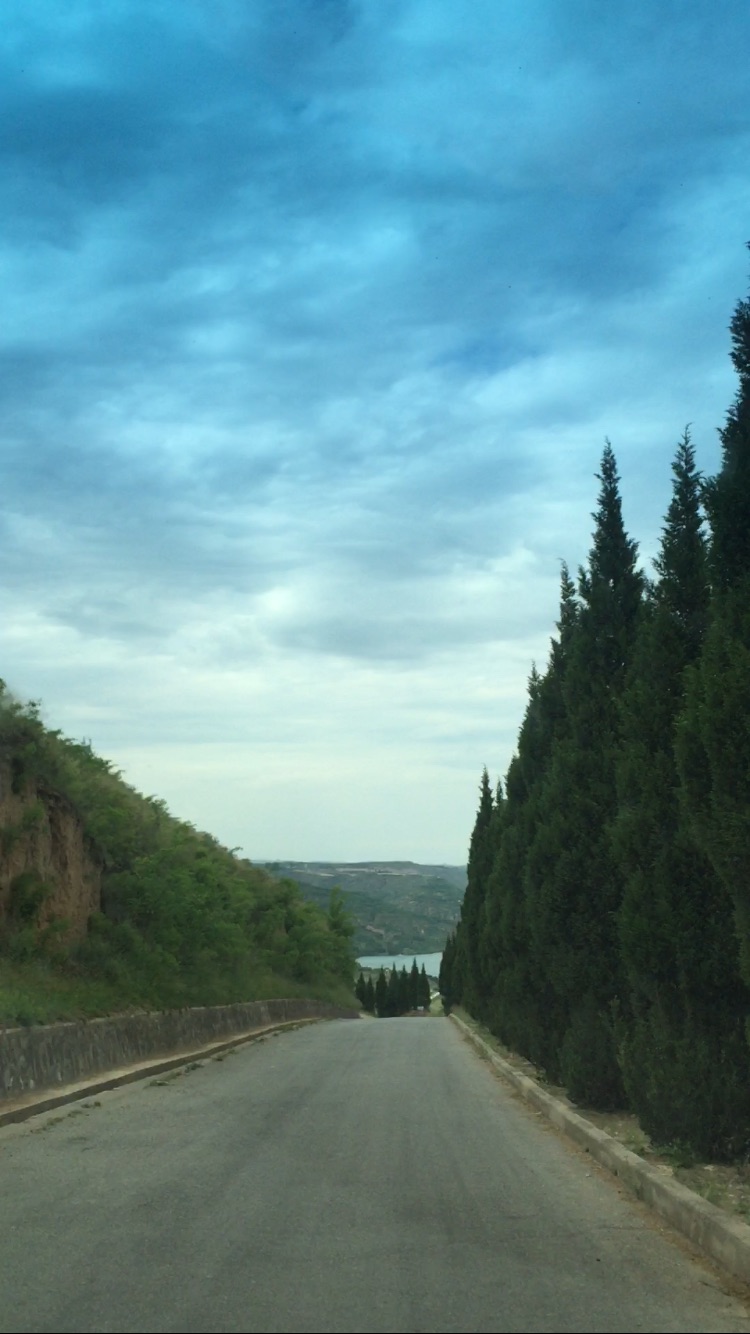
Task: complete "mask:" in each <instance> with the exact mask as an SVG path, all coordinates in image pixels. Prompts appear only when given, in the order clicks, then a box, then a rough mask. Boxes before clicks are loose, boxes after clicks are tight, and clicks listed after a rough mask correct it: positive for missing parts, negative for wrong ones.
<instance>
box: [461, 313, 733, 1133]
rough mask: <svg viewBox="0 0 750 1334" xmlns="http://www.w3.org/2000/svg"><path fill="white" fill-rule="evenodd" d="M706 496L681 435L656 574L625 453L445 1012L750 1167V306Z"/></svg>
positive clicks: (565, 589) (494, 836) (562, 628)
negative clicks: (747, 1157)
mask: <svg viewBox="0 0 750 1334" xmlns="http://www.w3.org/2000/svg"><path fill="white" fill-rule="evenodd" d="M730 329H731V336H732V353H731V356H732V361H733V363H734V367H735V370H736V372H737V375H738V378H739V386H738V390H737V396H736V399H735V402H734V404H733V405H732V407H731V408H730V410H729V412H728V415H727V419H726V423H725V425H724V427H723V429H722V430H721V431H720V437H721V444H722V464H721V468H720V471H719V473H718V475H717V476H716V477H714V478H712V479H710V480H708V481H706V480H704V479H703V478H702V477H701V476H700V474H699V472H698V470H697V468H696V463H695V455H694V449H693V445H692V443H691V440H690V435H689V432H688V431H686V432H685V434H684V436H683V438H682V440H681V441H680V443H679V446H678V448H677V452H676V455H675V458H674V462H673V490H672V498H671V503H670V505H669V509H668V511H667V515H666V518H665V522H664V526H663V532H662V539H661V546H660V551H659V555H658V557H657V559H656V560H655V562H654V565H655V570H654V577H653V578H652V579H647V578H646V577H645V575H644V573H643V572H642V570H641V569H640V567H639V565H638V561H637V546H636V543H635V542H634V541H632V540H631V538H630V537H629V536H628V534H627V532H626V530H625V527H624V524H623V518H622V507H621V497H620V489H619V478H618V473H617V466H616V461H615V457H614V454H613V451H612V449H611V447H610V445H609V443H607V445H606V448H605V450H604V454H603V458H602V464H601V472H600V473H599V474H598V477H599V481H600V491H599V497H598V506H597V509H596V512H595V514H594V515H593V518H594V533H593V542H592V546H591V550H590V553H589V558H588V563H587V565H586V566H585V567H584V568H581V569H580V571H579V575H578V579H577V581H576V582H575V583H574V581H573V580H572V579H571V577H570V574H569V571H568V569H567V568H566V567H565V566H563V569H562V589H561V602H560V618H559V621H558V622H557V634H556V636H555V637H554V638H553V639H552V643H551V652H550V656H549V661H548V663H547V666H546V669H545V670H544V671H543V672H542V673H539V672H537V671H536V669H532V672H531V676H530V679H529V696H528V703H527V707H526V712H525V716H524V719H523V723H522V725H521V729H520V734H519V738H518V746H517V751H516V754H515V755H514V757H513V759H512V761H511V764H510V767H509V769H508V772H507V776H506V779H505V784H504V790H503V787H502V785H500V784H498V788H497V791H496V792H493V791H492V788H491V785H490V781H489V777H488V775H487V771H486V770H485V772H484V774H483V776H482V782H481V794H480V803H479V809H478V813H477V819H476V824H475V827H474V831H473V834H472V837H471V844H470V851H469V862H468V883H467V888H466V893H465V897H464V901H463V906H462V910H461V916H460V921H459V923H458V926H457V928H456V930H455V932H454V933H452V934H451V936H450V937H449V939H448V942H447V945H446V949H445V953H444V956H443V967H442V971H441V979H440V983H441V992H442V994H443V998H444V1003H445V1004H446V1005H447V1006H448V1007H449V1006H450V1005H451V1004H454V1003H461V1004H462V1005H463V1006H465V1007H466V1008H467V1009H468V1010H469V1011H470V1013H472V1014H473V1015H475V1016H476V1017H477V1018H479V1019H481V1020H482V1021H483V1022H485V1023H486V1024H487V1025H488V1026H489V1027H490V1028H491V1029H492V1030H493V1032H495V1033H496V1035H497V1036H498V1037H499V1038H500V1039H501V1040H502V1041H503V1042H505V1043H506V1044H507V1045H509V1046H510V1047H512V1048H513V1049H515V1050H517V1051H519V1052H520V1053H522V1054H523V1055H525V1056H526V1057H527V1058H528V1059H530V1060H531V1061H533V1062H534V1063H535V1064H536V1065H537V1066H539V1067H540V1068H541V1069H542V1070H544V1071H545V1072H546V1074H547V1076H548V1077H549V1078H550V1079H551V1080H553V1081H554V1082H559V1083H562V1084H564V1085H565V1086H566V1087H567V1090H568V1092H569V1094H570V1096H571V1097H572V1098H573V1099H574V1100H576V1101H578V1102H583V1103H586V1104H588V1105H590V1106H593V1107H598V1108H602V1109H612V1108H620V1107H626V1106H630V1107H631V1108H632V1109H633V1110H634V1111H635V1112H636V1114H637V1115H638V1117H639V1119H640V1122H641V1125H642V1126H643V1128H644V1129H645V1130H646V1131H647V1132H648V1133H649V1134H650V1135H651V1137H652V1139H653V1140H654V1141H655V1142H657V1143H662V1144H666V1143H671V1144H679V1145H681V1146H683V1147H684V1148H686V1149H688V1150H690V1151H691V1152H693V1153H695V1154H698V1155H701V1156H704V1157H714V1158H717V1159H723V1160H728V1159H732V1158H735V1157H737V1156H738V1155H740V1154H743V1153H746V1152H747V1151H748V1150H750V1051H749V1050H748V1028H747V1019H748V1014H750V1004H749V1002H750V301H741V302H740V303H739V304H738V306H737V308H736V310H735V313H734V317H733V319H732V322H731V326H730Z"/></svg>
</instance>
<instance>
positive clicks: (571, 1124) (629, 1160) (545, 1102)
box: [450, 1014, 750, 1283]
mask: <svg viewBox="0 0 750 1334" xmlns="http://www.w3.org/2000/svg"><path fill="white" fill-rule="evenodd" d="M450 1017H451V1020H452V1022H453V1023H454V1024H456V1026H457V1027H458V1028H459V1029H460V1030H461V1032H462V1033H463V1034H464V1035H465V1036H466V1037H467V1038H468V1039H469V1041H470V1042H471V1043H473V1045H474V1046H475V1047H476V1048H477V1049H478V1050H479V1051H481V1053H482V1055H484V1056H486V1057H487V1058H488V1059H489V1061H490V1062H491V1064H492V1065H493V1066H494V1067H495V1069H496V1070H497V1071H498V1073H499V1074H500V1075H502V1077H503V1079H506V1080H507V1081H508V1083H509V1084H511V1085H512V1086H513V1088H514V1089H516V1091H517V1092H518V1093H520V1094H521V1096H522V1097H523V1098H525V1099H526V1101H527V1102H529V1103H531V1105H532V1106H533V1107H535V1108H536V1109H537V1111H540V1112H541V1113H542V1114H543V1115H544V1116H546V1117H547V1119H548V1120H549V1121H551V1122H552V1124H553V1125H554V1126H556V1127H557V1129H558V1130H562V1131H563V1132H564V1133H565V1134H566V1135H567V1136H568V1137H569V1138H570V1139H572V1140H574V1141H575V1143H576V1144H578V1145H579V1147H580V1148H582V1149H584V1150H585V1151H586V1152H587V1153H590V1154H591V1156H592V1158H595V1159H596V1161H597V1162H598V1163H601V1165H602V1167H605V1168H606V1169H607V1171H609V1172H611V1173H612V1174H613V1175H614V1176H616V1177H617V1179H618V1180H619V1181H621V1182H622V1184H623V1186H625V1188H626V1189H627V1190H629V1191H630V1192H631V1194H633V1195H635V1196H636V1198H637V1199H639V1200H642V1201H643V1203H644V1204H646V1205H648V1206H649V1207H650V1208H651V1209H653V1210H654V1211H655V1213H657V1214H659V1216H660V1217H661V1218H663V1219H664V1220H665V1221H666V1222H667V1223H669V1224H670V1226H671V1227H673V1228H675V1230H676V1231H678V1232H681V1233H682V1235H683V1236H684V1237H687V1239H688V1240H689V1241H690V1242H692V1243H693V1245H694V1246H697V1247H698V1248H699V1250H701V1251H702V1252H703V1253H704V1255H707V1256H708V1257H709V1258H710V1259H711V1260H713V1261H714V1262H715V1263H716V1264H718V1265H719V1266H720V1267H721V1268H722V1269H724V1270H726V1271H727V1272H728V1273H730V1274H732V1276H733V1277H734V1278H738V1279H740V1280H741V1281H742V1282H743V1283H750V1227H749V1226H748V1225H747V1224H746V1223H743V1222H741V1221H740V1219H738V1218H734V1217H732V1215H731V1214H727V1213H725V1212H724V1210H723V1209H719V1208H717V1206H716V1205H715V1204H709V1202H708V1200H704V1199H703V1198H702V1197H701V1196H700V1195H696V1194H695V1192H694V1191H692V1190H688V1189H687V1187H686V1186H682V1185H680V1183H679V1181H673V1180H669V1179H665V1178H664V1177H663V1176H662V1175H661V1174H660V1173H659V1172H658V1171H657V1170H656V1169H655V1168H653V1167H651V1166H650V1164H649V1163H647V1162H645V1161H644V1159H643V1158H639V1157H638V1154H636V1153H631V1151H630V1149H626V1148H625V1146H624V1145H623V1144H620V1143H619V1142H618V1141H617V1140H615V1139H613V1138H612V1136H611V1135H607V1134H606V1132H605V1131H603V1130H600V1129H599V1128H598V1126H595V1125H592V1124H591V1122H590V1121H587V1120H586V1119H585V1117H583V1116H581V1115H580V1113H578V1112H576V1111H574V1110H573V1108H572V1107H571V1106H570V1105H566V1104H565V1103H564V1102H561V1101H560V1099H559V1098H554V1097H553V1096H552V1095H551V1094H550V1093H547V1092H546V1090H545V1089H543V1088H541V1087H540V1085H539V1084H537V1083H536V1082H535V1081H534V1080H533V1079H530V1078H529V1076H528V1075H524V1074H522V1073H521V1072H520V1071H519V1070H516V1069H514V1067H513V1066H512V1065H509V1063H508V1062H507V1061H504V1060H503V1058H502V1056H498V1054H497V1052H496V1051H493V1049H492V1048H491V1047H490V1046H488V1044H487V1043H486V1042H484V1041H483V1039H482V1038H481V1037H480V1036H479V1035H478V1034H477V1033H475V1032H474V1031H473V1030H472V1029H471V1028H469V1026H468V1024H465V1023H464V1022H463V1020H462V1019H459V1018H458V1016H457V1015H454V1014H452V1015H451V1016H450Z"/></svg>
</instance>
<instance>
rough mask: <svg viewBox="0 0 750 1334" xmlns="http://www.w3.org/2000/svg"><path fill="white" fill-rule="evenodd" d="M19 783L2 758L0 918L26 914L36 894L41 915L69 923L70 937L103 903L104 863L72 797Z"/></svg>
mask: <svg viewBox="0 0 750 1334" xmlns="http://www.w3.org/2000/svg"><path fill="white" fill-rule="evenodd" d="M18 786H20V785H19V784H18V783H16V784H14V772H13V768H12V765H11V763H10V761H9V760H8V759H4V758H3V757H0V922H2V921H7V919H8V916H9V915H15V914H18V913H19V912H20V913H21V914H22V915H23V913H24V910H25V906H24V905H27V904H29V903H30V902H31V901H32V900H33V899H34V897H36V898H37V899H38V900H39V903H40V906H39V910H38V914H37V916H36V920H37V921H38V922H39V924H40V925H42V926H43V925H46V924H47V923H48V922H50V921H52V920H54V919H57V920H59V919H64V920H65V921H66V922H67V923H68V928H69V930H68V939H69V940H73V939H80V938H81V937H82V936H84V935H85V933H86V924H87V922H88V918H89V916H90V914H91V913H93V912H97V911H99V909H100V906H101V868H100V866H99V864H98V861H97V857H96V853H95V850H94V848H93V847H92V846H91V844H90V842H89V840H88V839H87V838H86V836H85V835H84V832H83V827H82V825H81V821H80V819H79V817H78V815H77V813H76V811H75V809H74V808H73V806H72V805H71V804H70V802H69V801H68V800H67V799H66V798H65V797H63V796H61V795H60V794H59V793H56V792H52V791H50V790H49V789H45V788H44V787H42V786H38V787H37V786H34V785H29V784H24V785H23V787H22V790H20V791H18V790H14V788H15V787H18Z"/></svg>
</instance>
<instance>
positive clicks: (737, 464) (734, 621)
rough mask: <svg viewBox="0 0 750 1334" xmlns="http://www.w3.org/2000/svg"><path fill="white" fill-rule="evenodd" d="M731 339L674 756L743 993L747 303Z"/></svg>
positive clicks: (749, 973)
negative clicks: (704, 626) (705, 580)
mask: <svg viewBox="0 0 750 1334" xmlns="http://www.w3.org/2000/svg"><path fill="white" fill-rule="evenodd" d="M730 332H731V338H732V352H731V357H732V362H733V364H734V368H735V370H736V372H737V376H738V379H739V385H738V390H737V395H736V398H735V402H734V404H733V406H732V407H731V409H730V411H729V413H728V415H727V420H726V424H725V426H724V428H723V430H722V431H721V432H720V435H721V443H722V466H721V470H720V472H719V474H718V476H717V477H715V478H714V479H713V480H712V481H711V482H710V483H709V484H708V486H707V487H706V492H705V500H706V508H707V511H708V516H709V521H710V527H711V546H710V564H711V576H712V582H713V587H714V595H713V598H712V602H711V609H710V620H709V627H708V631H707V634H706V638H705V642H704V645H703V652H702V654H701V656H700V659H699V660H698V662H697V663H696V666H695V668H694V670H693V671H692V672H691V673H690V674H689V676H688V683H687V691H686V701H685V709H684V711H683V714H682V717H681V719H680V724H679V727H678V732H677V755H678V764H679V769H680V776H681V779H682V784H683V795H684V800H685V805H686V810H687V811H688V814H689V818H690V823H691V829H692V831H693V834H694V836H695V838H696V840H697V841H698V843H699V844H700V846H701V847H702V849H703V851H704V853H705V854H706V856H707V857H708V858H709V860H710V861H711V864H712V865H713V867H714V869H715V871H716V873H717V874H718V875H719V876H720V878H721V880H722V882H723V884H724V885H725V887H726V889H727V892H728V893H729V894H730V895H731V898H732V901H733V904H734V909H735V917H736V924H737V930H738V935H739V944H740V960H741V968H742V972H743V976H744V978H745V981H746V982H747V983H748V984H750V820H748V810H750V301H740V302H739V304H738V305H737V307H736V310H735V313H734V316H733V319H732V322H731V325H730Z"/></svg>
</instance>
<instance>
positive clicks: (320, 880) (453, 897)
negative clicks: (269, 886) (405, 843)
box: [269, 862, 466, 955]
mask: <svg viewBox="0 0 750 1334" xmlns="http://www.w3.org/2000/svg"><path fill="white" fill-rule="evenodd" d="M269 869H270V870H272V871H273V872H274V873H275V874H277V875H283V876H285V877H288V878H289V879H290V880H294V881H295V883H296V884H298V885H299V887H300V889H301V891H302V893H303V894H304V896H305V898H307V899H310V900H311V901H312V902H313V903H318V904H320V905H324V904H325V903H327V901H328V897H329V895H330V893H331V889H332V888H333V887H334V886H336V887H338V888H340V889H341V893H342V897H343V900H344V903H345V905H346V909H347V911H348V912H349V913H350V914H351V917H352V922H353V924H354V939H353V945H354V949H355V952H356V954H357V955H360V954H365V955H367V954H393V955H397V954H432V953H437V952H438V951H439V950H442V948H443V945H444V943H445V937H446V935H447V933H448V932H449V931H450V930H452V928H453V927H454V926H455V923H456V921H457V918H458V913H459V909H460V906H461V897H462V895H463V892H464V889H465V887H466V869H465V868H464V867H462V866H427V865H421V864H419V863H417V862H274V863H272V864H271V866H270V867H269Z"/></svg>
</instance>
